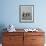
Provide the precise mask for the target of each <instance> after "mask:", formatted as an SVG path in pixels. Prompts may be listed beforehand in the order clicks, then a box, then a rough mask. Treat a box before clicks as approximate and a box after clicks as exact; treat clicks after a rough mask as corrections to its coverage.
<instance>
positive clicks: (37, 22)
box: [0, 0, 46, 32]
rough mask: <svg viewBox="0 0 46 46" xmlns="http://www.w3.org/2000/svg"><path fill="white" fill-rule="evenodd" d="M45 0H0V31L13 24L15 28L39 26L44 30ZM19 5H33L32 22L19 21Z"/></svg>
mask: <svg viewBox="0 0 46 46" xmlns="http://www.w3.org/2000/svg"><path fill="white" fill-rule="evenodd" d="M45 4H46V0H0V27H1V28H0V31H1V29H2V27H3V28H4V27H6V26H8V25H9V24H13V25H14V26H15V28H29V27H30V28H31V27H32V28H36V27H40V28H42V29H43V30H44V31H45V32H46V5H45ZM19 5H34V23H20V22H19Z"/></svg>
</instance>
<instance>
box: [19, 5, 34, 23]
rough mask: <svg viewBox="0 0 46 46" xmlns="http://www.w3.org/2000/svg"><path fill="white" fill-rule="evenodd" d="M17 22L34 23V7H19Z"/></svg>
mask: <svg viewBox="0 0 46 46" xmlns="http://www.w3.org/2000/svg"><path fill="white" fill-rule="evenodd" d="M19 21H20V22H22V23H32V22H34V5H20V6H19Z"/></svg>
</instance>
